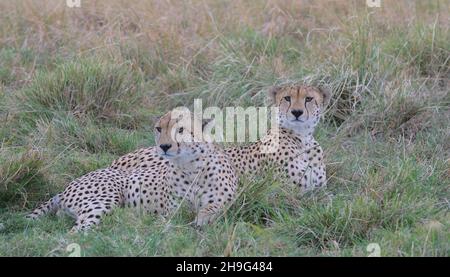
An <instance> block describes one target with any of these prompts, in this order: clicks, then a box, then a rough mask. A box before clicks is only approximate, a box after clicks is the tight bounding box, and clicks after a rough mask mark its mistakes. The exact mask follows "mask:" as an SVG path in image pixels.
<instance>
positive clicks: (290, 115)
mask: <svg viewBox="0 0 450 277" xmlns="http://www.w3.org/2000/svg"><path fill="white" fill-rule="evenodd" d="M268 97H269V99H270V101H271V102H272V104H274V105H276V106H277V107H278V108H279V112H280V113H279V127H280V128H279V130H278V132H271V133H269V134H267V135H266V136H265V137H263V138H262V139H261V140H259V141H257V142H255V143H252V144H249V145H246V146H236V147H230V148H227V149H225V153H226V154H227V155H228V156H229V158H230V159H231V161H232V163H233V165H234V167H235V169H236V171H237V173H238V175H249V174H250V175H251V174H255V173H256V172H259V171H262V170H264V168H263V167H264V166H267V165H275V166H276V167H277V168H279V169H283V170H284V171H285V172H286V173H287V174H288V176H289V179H290V180H291V181H292V182H293V183H294V184H296V185H298V186H300V188H301V190H302V191H307V190H311V189H314V188H319V187H324V186H326V172H325V163H324V161H323V151H322V148H321V147H320V145H319V144H318V143H317V141H316V140H315V139H314V137H313V132H314V129H315V127H316V125H317V124H318V122H319V120H320V117H321V114H322V112H323V110H324V109H325V107H326V106H327V105H328V102H329V100H330V93H329V92H328V91H327V90H326V89H322V88H318V87H313V86H306V85H291V86H282V87H274V88H272V89H271V90H270V92H269V95H268ZM270 145H275V146H276V145H278V149H277V151H276V152H274V153H265V151H264V148H266V147H268V146H270ZM156 163H158V155H157V154H156V149H155V148H154V147H149V148H142V149H138V150H136V151H134V152H132V153H129V154H127V155H124V156H122V157H120V158H118V159H117V160H115V161H114V162H113V163H112V165H111V168H114V169H119V170H124V171H129V170H135V169H136V168H146V167H155V166H158V165H157V164H156Z"/></svg>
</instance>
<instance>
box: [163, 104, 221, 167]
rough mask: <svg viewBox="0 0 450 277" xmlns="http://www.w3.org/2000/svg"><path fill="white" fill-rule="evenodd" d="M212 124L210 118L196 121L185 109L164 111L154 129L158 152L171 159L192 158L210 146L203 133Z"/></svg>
mask: <svg viewBox="0 0 450 277" xmlns="http://www.w3.org/2000/svg"><path fill="white" fill-rule="evenodd" d="M212 124H213V121H212V120H204V121H201V120H198V122H197V121H196V119H195V117H194V116H193V115H192V113H191V112H190V111H189V110H187V109H174V110H172V111H170V112H168V113H166V114H165V115H163V116H162V117H161V118H160V119H159V120H158V122H157V123H156V125H155V130H154V132H155V142H156V145H157V149H158V150H157V151H158V154H160V155H161V156H163V157H165V158H168V159H170V160H173V161H175V160H177V161H183V160H185V159H188V160H192V158H195V157H197V156H199V155H200V154H201V153H204V152H205V150H207V149H209V148H210V147H211V146H210V143H209V141H207V140H205V137H204V136H203V133H204V131H205V130H206V129H207V128H210V127H211V125H212ZM202 150H203V151H202Z"/></svg>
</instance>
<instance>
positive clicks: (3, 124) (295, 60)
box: [0, 0, 450, 256]
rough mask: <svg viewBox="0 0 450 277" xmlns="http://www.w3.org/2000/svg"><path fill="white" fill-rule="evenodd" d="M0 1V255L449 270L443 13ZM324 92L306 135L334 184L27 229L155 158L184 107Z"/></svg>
mask: <svg viewBox="0 0 450 277" xmlns="http://www.w3.org/2000/svg"><path fill="white" fill-rule="evenodd" d="M363 2H364V1H340V0H336V1H325V0H320V1H314V3H312V2H303V1H290V0H286V1H281V0H280V1H270V2H265V1H240V0H238V1H213V0H211V1H209V0H208V1H195V0H191V1H184V2H183V4H178V5H174V4H171V3H170V2H167V1H144V0H142V1H133V3H125V2H123V1H119V0H114V1H96V2H95V3H91V2H89V3H88V1H83V0H82V7H81V8H79V9H77V8H74V9H70V8H67V7H66V6H65V5H64V1H61V3H55V1H43V3H40V4H39V5H38V4H37V3H35V2H34V1H31V0H23V1H12V0H11V1H10V0H5V1H1V3H0V9H1V10H4V11H8V12H5V13H1V14H0V256H68V255H69V254H70V253H69V251H68V250H67V247H68V245H70V244H71V243H78V244H79V245H80V246H81V255H82V256H109V255H113V256H173V255H175V256H178V255H187V256H222V255H224V256H267V255H272V256H367V255H368V254H369V252H368V251H367V245H368V244H370V243H378V244H379V245H380V248H381V255H383V256H449V255H450V243H449V242H450V225H449V222H450V213H449V208H450V204H449V197H450V191H449V190H450V171H449V168H450V154H449V153H450V143H449V141H450V137H449V133H450V127H449V124H448V122H450V97H449V95H450V94H449V91H450V87H449V85H450V79H449V78H450V32H449V28H448V18H449V14H450V10H449V7H450V3H449V1H447V0H430V1H413V2H412V3H411V1H393V0H386V1H382V7H381V8H379V9H369V8H367V7H366V6H365V5H364V4H363ZM290 82H306V83H312V84H328V85H329V86H330V87H331V88H332V91H333V98H332V101H331V105H330V106H329V108H328V110H327V112H326V114H325V117H324V120H323V121H322V123H321V124H320V126H319V127H318V129H317V132H316V138H317V140H318V141H319V142H320V143H321V145H322V147H323V148H324V149H325V153H326V162H327V166H328V171H327V175H328V179H329V181H328V183H329V187H328V188H327V189H326V190H324V191H320V192H316V193H309V194H306V195H303V196H300V195H299V194H298V193H296V190H295V188H292V187H290V186H288V185H286V183H285V181H283V179H282V178H280V177H278V176H274V175H273V174H267V175H266V176H260V177H258V178H256V179H252V178H249V179H245V180H242V181H241V183H240V191H239V197H238V199H237V200H236V203H235V204H234V205H233V206H231V207H230V209H229V210H228V212H227V213H226V214H225V215H224V216H223V217H221V218H220V219H219V221H218V222H217V224H214V225H211V226H207V227H205V228H203V229H201V230H199V229H195V228H193V227H192V226H190V225H189V224H188V223H189V222H190V221H191V220H192V219H193V215H192V214H190V213H187V212H185V211H181V212H180V213H178V214H176V215H175V216H174V218H173V219H171V220H170V221H165V220H162V219H161V218H155V217H153V216H152V215H146V214H140V213H139V212H136V211H133V210H128V209H119V210H116V211H115V212H114V213H113V214H112V215H111V216H109V217H107V218H105V221H104V222H103V224H102V225H101V226H99V228H97V229H95V230H94V231H92V232H89V233H87V234H68V233H67V231H68V230H69V229H70V227H71V225H72V224H73V223H72V221H71V220H70V219H69V218H56V217H52V216H50V217H46V218H43V219H42V220H40V221H36V222H28V221H26V220H25V219H24V218H23V215H25V214H26V213H27V212H28V211H30V210H31V209H32V208H33V207H35V206H36V205H37V204H38V203H39V202H40V201H43V200H46V199H48V198H49V197H50V196H51V195H54V194H55V193H56V192H58V191H61V190H62V189H63V188H64V186H65V184H67V182H69V181H70V180H73V179H74V178H76V177H79V176H81V175H83V174H85V173H87V172H89V171H92V170H95V169H97V168H101V167H105V166H107V165H108V164H110V162H111V161H112V160H113V159H115V158H117V157H118V156H120V155H122V154H125V153H128V152H130V151H132V150H134V149H136V148H139V147H142V146H149V145H152V144H153V137H152V134H151V129H152V124H153V122H154V120H155V118H157V116H158V115H161V114H162V113H164V112H165V111H166V110H168V109H170V108H173V107H175V106H178V105H188V106H191V105H192V103H193V99H195V98H202V99H203V101H204V102H203V105H204V106H206V105H217V106H219V107H226V106H237V105H239V106H248V105H257V106H258V105H264V103H265V91H266V90H267V88H268V87H270V86H272V85H274V84H283V83H290Z"/></svg>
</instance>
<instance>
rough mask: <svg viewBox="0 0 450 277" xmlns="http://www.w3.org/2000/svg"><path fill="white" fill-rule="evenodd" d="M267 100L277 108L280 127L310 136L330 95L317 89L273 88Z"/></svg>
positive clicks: (306, 87) (303, 87) (304, 87)
mask: <svg viewBox="0 0 450 277" xmlns="http://www.w3.org/2000/svg"><path fill="white" fill-rule="evenodd" d="M269 98H270V99H271V101H272V102H273V103H274V105H276V106H277V107H278V108H279V124H280V127H283V128H286V129H291V130H294V131H296V132H297V133H303V134H305V133H306V134H310V133H312V131H313V130H314V127H315V126H316V125H317V123H318V122H319V119H320V116H321V113H322V111H323V110H324V108H325V107H326V105H327V104H328V102H329V98H330V94H329V92H328V91H326V90H324V89H320V88H317V87H312V86H306V85H293V86H284V87H275V88H273V89H272V90H271V91H270V92H269Z"/></svg>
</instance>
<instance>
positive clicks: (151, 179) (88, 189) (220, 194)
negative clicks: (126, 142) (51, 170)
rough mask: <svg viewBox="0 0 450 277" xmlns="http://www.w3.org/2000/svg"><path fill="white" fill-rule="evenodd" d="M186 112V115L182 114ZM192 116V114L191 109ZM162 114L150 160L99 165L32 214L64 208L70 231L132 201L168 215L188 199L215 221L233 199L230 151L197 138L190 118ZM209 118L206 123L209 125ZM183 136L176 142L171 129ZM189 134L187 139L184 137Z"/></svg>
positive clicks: (201, 216)
mask: <svg viewBox="0 0 450 277" xmlns="http://www.w3.org/2000/svg"><path fill="white" fill-rule="evenodd" d="M186 114H187V113H185V114H184V118H185V117H187V116H186ZM189 117H190V114H189ZM182 119H183V117H182V118H181V119H180V118H176V119H174V118H172V113H170V112H169V113H168V114H166V115H164V116H163V117H162V118H161V119H160V120H159V121H158V123H157V125H156V127H155V137H156V143H157V145H159V147H155V148H153V150H154V152H153V153H152V154H154V155H155V156H154V160H152V163H151V164H146V166H143V167H140V168H138V169H136V170H133V171H124V170H119V169H115V168H106V169H100V170H97V171H94V172H91V173H88V174H86V175H84V176H82V177H80V178H78V179H76V180H74V181H72V182H70V183H69V185H68V186H67V187H66V188H65V190H64V191H63V192H62V193H59V194H57V195H56V196H54V197H52V198H51V199H50V200H48V201H47V202H45V203H43V204H41V205H40V206H39V207H38V208H36V209H35V210H34V211H33V212H32V213H30V214H29V215H27V218H29V219H36V218H39V217H40V216H42V215H44V214H47V213H55V212H65V213H67V214H69V215H71V216H73V217H74V218H75V219H76V223H75V226H74V227H73V228H72V229H71V232H78V231H86V230H88V229H90V228H91V227H92V226H94V225H97V224H99V223H100V221H101V218H102V217H103V216H104V215H107V214H110V213H111V211H112V210H113V209H114V208H116V207H122V206H128V207H133V208H138V209H142V210H144V211H145V212H152V213H154V214H158V215H162V216H167V215H169V214H170V213H171V212H173V211H174V209H175V208H176V207H178V206H179V202H177V201H179V200H180V199H181V200H184V199H186V201H187V202H188V203H189V204H191V206H192V207H193V208H194V209H195V210H196V211H197V216H196V219H195V224H196V225H198V226H201V225H204V224H207V223H210V222H212V221H213V220H214V219H215V217H216V216H217V215H218V214H219V213H220V212H221V211H222V209H223V208H224V207H225V206H226V205H227V204H228V203H230V202H231V201H232V200H233V197H234V193H235V190H236V184H237V177H236V173H235V172H234V169H233V167H232V166H231V163H230V161H229V160H228V156H226V155H225V154H224V153H223V151H222V150H221V149H220V148H219V147H217V146H215V145H214V144H212V143H206V142H202V141H200V142H193V141H192V139H190V137H193V135H194V133H193V132H189V125H190V124H187V123H186V120H182ZM208 124H211V122H206V123H205V124H203V125H202V127H206V126H207V125H208ZM174 128H178V129H177V132H178V133H177V134H178V135H179V136H183V137H184V140H182V141H174V140H173V139H172V137H171V136H170V135H171V132H172V130H173V129H174ZM186 138H187V140H186Z"/></svg>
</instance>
